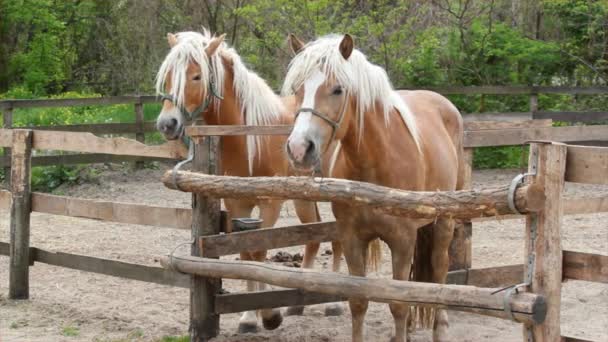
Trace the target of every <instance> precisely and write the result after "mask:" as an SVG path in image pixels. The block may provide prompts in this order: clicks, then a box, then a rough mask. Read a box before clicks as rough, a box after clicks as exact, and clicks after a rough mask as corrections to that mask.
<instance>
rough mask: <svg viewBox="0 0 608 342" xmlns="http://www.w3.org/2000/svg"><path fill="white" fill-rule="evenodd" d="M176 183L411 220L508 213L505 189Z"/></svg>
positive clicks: (307, 181)
mask: <svg viewBox="0 0 608 342" xmlns="http://www.w3.org/2000/svg"><path fill="white" fill-rule="evenodd" d="M163 182H164V184H165V186H167V187H169V188H175V184H174V183H173V177H172V173H171V172H170V171H169V172H167V173H165V175H164V176H163ZM176 184H177V186H178V187H179V189H180V190H182V191H188V192H197V193H205V194H206V195H208V196H216V197H218V198H249V199H254V198H275V199H302V200H309V201H318V202H339V203H345V204H349V205H353V206H358V205H365V206H368V207H372V208H373V209H374V210H376V211H377V212H383V213H386V214H391V215H397V216H408V217H412V218H425V219H434V218H436V217H438V216H451V217H454V218H459V219H471V218H473V217H483V216H496V215H504V214H509V213H511V210H510V209H509V207H508V204H507V192H508V189H507V187H500V188H493V189H482V190H462V191H446V192H422V191H405V190H396V189H391V188H387V187H383V186H379V185H375V184H370V183H364V182H356V181H349V180H344V179H334V178H322V179H321V178H310V177H233V176H214V175H206V174H201V173H194V172H187V171H179V172H178V173H177V176H176ZM542 197H543V196H542V191H541V190H540V189H539V188H535V187H531V186H523V187H520V188H519V189H518V190H517V191H516V196H515V198H516V205H517V207H518V208H520V209H521V210H524V211H525V210H534V206H536V205H539V203H541V202H542Z"/></svg>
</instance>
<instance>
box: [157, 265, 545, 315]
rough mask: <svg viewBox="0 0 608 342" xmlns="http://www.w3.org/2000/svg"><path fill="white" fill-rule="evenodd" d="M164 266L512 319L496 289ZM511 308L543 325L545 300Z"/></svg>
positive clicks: (526, 300)
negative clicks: (508, 316)
mask: <svg viewBox="0 0 608 342" xmlns="http://www.w3.org/2000/svg"><path fill="white" fill-rule="evenodd" d="M161 265H163V267H166V268H171V267H172V268H173V269H175V270H177V271H180V272H184V273H188V274H197V275H200V276H208V277H222V278H229V279H245V280H254V281H260V282H264V283H268V284H272V285H276V286H282V287H287V288H299V289H303V290H306V291H311V292H320V293H326V294H331V295H340V296H345V297H354V298H366V299H368V300H371V301H378V302H407V303H411V304H417V305H419V304H421V303H424V304H428V305H433V306H439V307H444V308H448V309H451V310H458V311H473V312H476V313H479V314H484V315H489V316H493V317H506V313H505V312H504V303H503V297H502V296H496V295H493V294H492V292H494V289H489V288H477V287H473V286H462V285H444V284H432V283H418V282H409V281H398V280H392V279H373V278H365V277H355V276H349V275H343V274H336V273H327V272H318V271H314V270H310V269H294V268H292V267H284V266H275V265H270V264H265V263H259V262H253V261H229V260H217V259H210V258H199V257H193V256H180V257H177V258H173V259H172V261H170V260H169V258H168V257H163V258H161ZM510 305H511V307H512V309H513V311H514V313H515V316H516V317H518V319H520V320H521V321H523V322H542V320H543V318H544V305H545V304H544V299H543V297H542V296H538V295H535V294H532V293H519V294H516V295H514V296H513V297H512V298H511V299H510Z"/></svg>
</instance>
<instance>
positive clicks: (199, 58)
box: [156, 32, 224, 140]
mask: <svg viewBox="0 0 608 342" xmlns="http://www.w3.org/2000/svg"><path fill="white" fill-rule="evenodd" d="M207 36H208V34H207V32H205V35H203V34H200V33H198V32H181V33H178V34H177V35H174V34H171V33H169V34H167V40H168V42H169V46H170V47H171V51H170V52H169V54H168V55H167V57H165V60H164V62H163V64H162V65H161V67H160V69H159V71H158V75H157V79H156V91H157V93H158V94H160V95H161V98H162V109H161V112H160V114H159V116H158V118H157V120H156V127H157V129H158V131H160V132H161V133H162V134H163V135H164V137H165V138H166V139H167V140H175V139H179V138H180V137H181V136H182V134H183V132H184V126H185V125H186V124H187V123H188V122H189V121H192V120H196V118H197V117H199V116H200V115H201V114H202V113H203V112H205V111H206V110H207V107H208V106H209V105H210V103H211V101H212V100H213V97H214V96H215V97H218V98H219V97H220V95H218V90H217V84H216V82H215V80H214V76H213V72H212V70H211V68H212V66H211V64H212V60H213V58H212V57H213V56H214V55H215V54H216V52H217V50H218V48H219V47H220V45H221V44H222V42H223V40H224V35H222V36H220V37H210V36H209V37H207Z"/></svg>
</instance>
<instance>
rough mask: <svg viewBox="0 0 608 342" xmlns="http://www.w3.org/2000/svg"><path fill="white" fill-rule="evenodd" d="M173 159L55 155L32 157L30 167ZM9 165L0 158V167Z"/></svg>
mask: <svg viewBox="0 0 608 342" xmlns="http://www.w3.org/2000/svg"><path fill="white" fill-rule="evenodd" d="M174 160H175V159H173V158H160V157H139V156H121V155H115V154H103V153H75V154H57V155H46V156H34V157H32V166H48V165H71V164H97V163H124V162H136V161H174ZM2 165H7V166H10V165H11V161H10V158H7V157H2V156H0V166H2Z"/></svg>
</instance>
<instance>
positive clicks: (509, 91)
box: [0, 86, 608, 174]
mask: <svg viewBox="0 0 608 342" xmlns="http://www.w3.org/2000/svg"><path fill="white" fill-rule="evenodd" d="M428 89H429V90H433V91H436V92H438V93H441V94H444V95H527V96H529V99H530V100H529V101H530V110H529V111H528V112H507V113H474V114H466V115H465V119H467V120H470V121H481V120H484V121H498V120H502V121H514V120H518V121H522V120H539V119H552V120H554V121H564V122H583V123H591V122H602V121H608V111H586V112H572V111H559V112H555V111H542V110H539V106H538V95H539V94H570V95H606V94H608V87H525V86H522V87H517V86H480V87H437V88H428ZM158 101H159V98H158V97H157V96H150V95H140V96H113V97H97V98H78V99H39V100H0V111H2V114H3V115H2V117H3V127H4V128H6V129H9V128H13V121H14V120H13V117H14V116H15V115H18V114H16V113H15V112H14V110H15V109H20V108H45V107H71V106H93V105H116V104H132V105H133V117H134V120H133V121H134V122H133V123H109V124H78V125H63V126H38V127H21V128H28V129H36V130H53V131H69V132H89V133H93V134H97V135H100V134H135V138H136V140H137V141H139V142H142V143H143V142H145V133H151V132H155V131H156V129H155V124H154V122H146V121H144V115H143V114H144V112H143V105H144V104H146V103H157V102H158ZM604 140H605V139H604ZM143 160H166V159H164V158H156V157H147V156H125V155H105V156H104V155H103V154H94V155H90V154H69V155H50V156H34V158H33V159H32V165H34V166H44V165H58V164H64V165H66V164H83V163H95V162H124V161H134V162H141V161H143ZM9 166H10V149H9V148H7V149H5V153H4V156H3V157H2V156H0V167H5V168H7V172H6V174H9V173H10V171H9V170H8V167H9Z"/></svg>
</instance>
